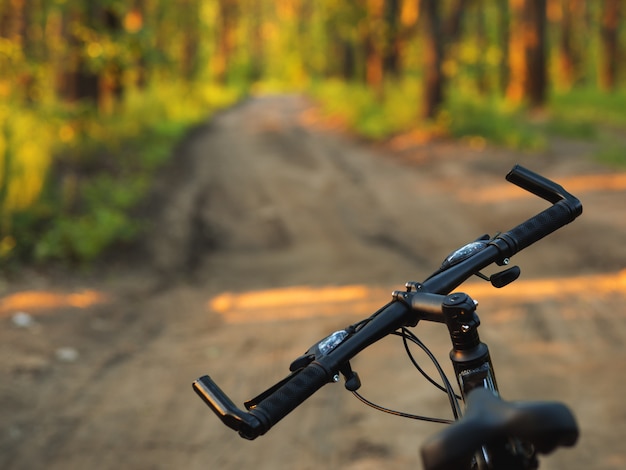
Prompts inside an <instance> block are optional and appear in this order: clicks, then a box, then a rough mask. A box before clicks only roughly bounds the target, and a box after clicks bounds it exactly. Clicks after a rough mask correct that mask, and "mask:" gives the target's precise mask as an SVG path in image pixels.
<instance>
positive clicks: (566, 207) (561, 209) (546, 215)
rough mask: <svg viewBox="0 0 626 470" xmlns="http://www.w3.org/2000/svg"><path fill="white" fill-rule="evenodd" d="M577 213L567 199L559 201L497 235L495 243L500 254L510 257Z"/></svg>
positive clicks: (568, 221)
mask: <svg viewBox="0 0 626 470" xmlns="http://www.w3.org/2000/svg"><path fill="white" fill-rule="evenodd" d="M578 215H579V213H576V211H575V210H572V207H571V204H570V203H569V201H559V202H557V203H556V204H554V205H552V206H550V207H549V208H547V209H546V210H544V211H543V212H540V213H539V214H537V215H535V216H533V217H531V218H530V219H528V220H527V221H526V222H523V223H521V224H520V225H518V226H517V227H515V228H514V229H511V230H509V231H508V232H506V233H501V234H500V235H498V236H497V237H496V244H497V245H498V247H499V248H500V250H501V252H502V254H503V255H504V256H506V257H509V258H510V257H511V256H513V255H514V254H515V253H518V252H519V251H521V250H523V249H524V248H526V247H528V246H530V245H532V244H533V243H535V242H536V241H539V240H541V239H542V238H543V237H545V236H547V235H550V234H551V233H552V232H554V231H556V230H558V229H560V228H561V227H563V226H564V225H567V224H569V223H570V222H572V221H573V220H574V219H576V217H577V216H578ZM498 240H502V241H504V242H505V243H506V246H504V247H503V246H502V243H498V242H497V241H498Z"/></svg>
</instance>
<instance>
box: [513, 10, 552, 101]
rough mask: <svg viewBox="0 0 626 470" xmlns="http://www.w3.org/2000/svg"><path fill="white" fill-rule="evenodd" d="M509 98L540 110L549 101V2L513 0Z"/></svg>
mask: <svg viewBox="0 0 626 470" xmlns="http://www.w3.org/2000/svg"><path fill="white" fill-rule="evenodd" d="M509 7H510V13H511V28H510V32H509V41H508V43H509V74H508V76H509V81H508V84H507V89H506V95H507V98H508V99H509V100H511V101H513V102H515V103H519V102H522V101H524V100H526V101H528V103H529V104H530V105H531V106H532V107H534V108H537V107H540V106H542V105H543V104H544V103H545V100H546V98H547V84H548V82H547V78H548V77H547V64H546V62H547V59H546V47H547V44H546V25H547V3H546V0H510V4H509Z"/></svg>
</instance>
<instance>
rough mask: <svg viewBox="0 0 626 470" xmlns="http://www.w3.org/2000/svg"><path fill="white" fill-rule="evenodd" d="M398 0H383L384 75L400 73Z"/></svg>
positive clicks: (394, 75)
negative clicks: (384, 32)
mask: <svg viewBox="0 0 626 470" xmlns="http://www.w3.org/2000/svg"><path fill="white" fill-rule="evenodd" d="M400 12H401V10H400V0H385V31H386V34H385V45H384V47H385V49H384V52H383V71H384V74H385V75H389V76H393V77H398V76H399V75H400V69H401V66H400V52H401V47H402V46H401V39H400Z"/></svg>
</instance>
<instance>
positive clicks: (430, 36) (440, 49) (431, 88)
mask: <svg viewBox="0 0 626 470" xmlns="http://www.w3.org/2000/svg"><path fill="white" fill-rule="evenodd" d="M439 7H440V3H439V1H438V0H423V1H422V15H423V18H424V23H425V28H424V29H425V41H424V93H423V100H424V102H423V105H422V117H424V118H426V119H433V118H434V117H435V116H436V115H437V111H438V110H439V107H440V106H441V104H442V103H443V88H444V80H445V77H444V74H443V59H444V37H443V28H442V25H441V12H440V9H439Z"/></svg>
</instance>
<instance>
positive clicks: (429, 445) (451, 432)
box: [421, 388, 578, 470]
mask: <svg viewBox="0 0 626 470" xmlns="http://www.w3.org/2000/svg"><path fill="white" fill-rule="evenodd" d="M507 438H516V439H520V440H522V441H524V442H528V443H530V444H532V445H533V446H534V447H535V449H536V450H537V451H538V452H541V453H544V454H547V453H550V452H552V451H553V450H554V449H556V448H557V447H558V446H572V445H574V444H575V443H576V441H577V440H578V426H577V424H576V420H575V418H574V416H573V415H572V413H571V412H570V410H569V409H568V408H567V407H566V406H565V405H564V404H562V403H558V402H517V403H515V402H505V401H503V400H502V399H501V398H500V397H498V396H496V395H494V393H493V392H491V391H490V390H487V389H484V388H478V389H475V390H472V391H471V392H470V393H469V394H468V397H467V413H466V414H465V416H464V417H463V418H462V419H461V420H459V421H457V422H455V423H454V424H452V425H451V426H450V427H449V428H447V429H445V430H444V431H442V432H440V433H439V434H436V435H435V436H433V437H432V438H431V439H429V440H428V441H427V442H426V443H424V444H423V445H422V449H421V453H422V461H423V463H424V468H425V469H426V470H455V469H458V468H465V467H464V465H465V464H466V463H467V462H468V461H469V460H471V458H472V455H474V453H475V452H477V451H478V450H479V449H480V448H481V447H482V446H487V447H489V445H490V444H494V443H496V442H501V441H503V440H505V439H507ZM465 466H466V465H465Z"/></svg>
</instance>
